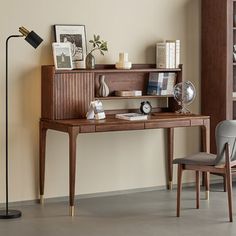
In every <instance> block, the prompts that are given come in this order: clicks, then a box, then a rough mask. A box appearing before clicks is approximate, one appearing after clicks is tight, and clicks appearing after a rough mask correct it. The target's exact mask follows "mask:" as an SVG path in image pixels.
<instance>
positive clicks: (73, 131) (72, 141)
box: [68, 127, 79, 216]
mask: <svg viewBox="0 0 236 236" xmlns="http://www.w3.org/2000/svg"><path fill="white" fill-rule="evenodd" d="M68 132H69V176H70V177H69V185H70V189H69V191H70V213H69V214H70V216H74V201H75V176H76V139H77V135H78V133H79V129H78V128H77V127H71V128H69V130H68Z"/></svg>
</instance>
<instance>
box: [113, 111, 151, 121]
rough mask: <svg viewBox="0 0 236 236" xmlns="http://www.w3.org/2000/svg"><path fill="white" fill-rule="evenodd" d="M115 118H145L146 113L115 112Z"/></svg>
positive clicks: (146, 116) (146, 117)
mask: <svg viewBox="0 0 236 236" xmlns="http://www.w3.org/2000/svg"><path fill="white" fill-rule="evenodd" d="M116 118H118V119H123V120H131V121H132V120H147V119H148V115H144V114H140V113H124V114H116Z"/></svg>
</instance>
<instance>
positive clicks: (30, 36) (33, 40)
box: [19, 26, 43, 48]
mask: <svg viewBox="0 0 236 236" xmlns="http://www.w3.org/2000/svg"><path fill="white" fill-rule="evenodd" d="M19 31H20V32H21V33H22V35H23V36H25V40H26V41H27V42H28V43H29V44H30V45H31V46H32V47H34V48H37V47H38V46H39V44H40V43H41V42H42V41H43V39H42V38H41V37H39V36H38V35H37V34H36V33H35V32H34V31H31V32H29V31H28V30H27V29H26V28H25V27H23V26H21V27H20V28H19Z"/></svg>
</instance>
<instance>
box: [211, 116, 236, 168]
mask: <svg viewBox="0 0 236 236" xmlns="http://www.w3.org/2000/svg"><path fill="white" fill-rule="evenodd" d="M215 137H216V147H217V157H216V159H215V163H214V164H215V165H220V164H224V163H225V152H224V148H225V144H226V143H229V147H230V157H231V161H234V160H236V147H235V146H236V120H225V121H222V122H220V123H219V124H218V125H217V126H216V130H215Z"/></svg>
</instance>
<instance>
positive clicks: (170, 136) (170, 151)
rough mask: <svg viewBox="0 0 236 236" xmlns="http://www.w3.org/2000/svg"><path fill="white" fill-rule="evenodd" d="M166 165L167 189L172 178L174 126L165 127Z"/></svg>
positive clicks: (170, 184) (169, 187) (170, 186)
mask: <svg viewBox="0 0 236 236" xmlns="http://www.w3.org/2000/svg"><path fill="white" fill-rule="evenodd" d="M167 148H168V150H167V155H168V156H167V166H168V185H167V189H170V190H172V179H173V163H172V162H173V153H174V128H168V129H167Z"/></svg>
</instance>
